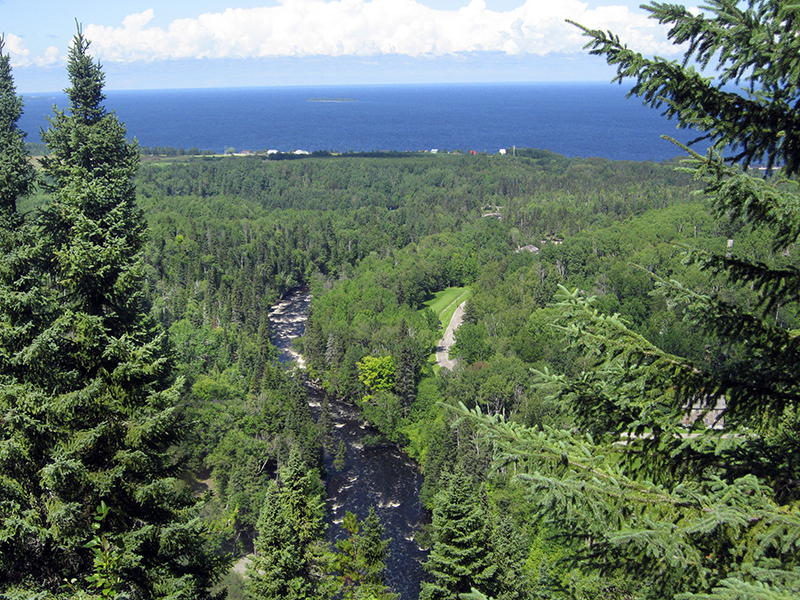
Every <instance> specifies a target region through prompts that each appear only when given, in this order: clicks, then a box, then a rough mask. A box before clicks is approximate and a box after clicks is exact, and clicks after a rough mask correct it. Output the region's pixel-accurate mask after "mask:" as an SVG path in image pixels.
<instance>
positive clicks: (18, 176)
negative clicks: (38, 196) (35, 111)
mask: <svg viewBox="0 0 800 600" xmlns="http://www.w3.org/2000/svg"><path fill="white" fill-rule="evenodd" d="M3 48H4V39H3V37H2V36H0V212H2V214H3V215H4V216H6V217H11V216H12V215H13V216H14V218H16V219H20V216H19V214H18V213H17V200H19V199H20V198H24V197H25V196H27V195H28V194H30V193H31V191H33V184H34V179H35V171H34V168H33V165H32V164H31V162H30V157H29V156H28V153H27V151H26V150H25V133H23V132H22V131H21V130H20V129H19V127H18V126H17V121H19V118H20V117H21V116H22V98H20V97H19V96H17V94H16V87H15V86H14V78H13V76H12V75H11V57H10V56H9V55H8V54H3Z"/></svg>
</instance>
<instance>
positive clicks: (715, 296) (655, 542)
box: [460, 0, 800, 599]
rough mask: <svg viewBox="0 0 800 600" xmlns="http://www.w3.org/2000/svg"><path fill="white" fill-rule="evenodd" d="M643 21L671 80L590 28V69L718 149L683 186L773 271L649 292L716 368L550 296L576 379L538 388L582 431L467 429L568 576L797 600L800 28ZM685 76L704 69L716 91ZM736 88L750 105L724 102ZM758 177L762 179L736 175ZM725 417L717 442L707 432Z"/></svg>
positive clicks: (758, 10)
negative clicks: (521, 487) (576, 571)
mask: <svg viewBox="0 0 800 600" xmlns="http://www.w3.org/2000/svg"><path fill="white" fill-rule="evenodd" d="M645 8H646V9H647V10H648V11H649V12H651V13H652V16H653V17H654V18H656V19H657V20H658V21H659V22H661V23H668V24H670V25H671V29H670V32H669V36H670V39H672V40H673V41H674V42H675V43H679V44H686V47H687V50H686V53H685V55H684V61H683V62H682V63H675V62H669V61H665V60H662V59H658V58H655V59H647V58H644V57H643V56H642V55H641V54H638V53H636V52H634V51H632V50H629V49H628V48H626V47H625V46H623V45H622V44H621V43H620V42H619V40H618V38H616V37H615V36H614V35H613V34H606V33H603V32H600V31H591V30H588V29H585V30H584V31H585V33H586V34H587V35H588V36H589V37H590V38H591V41H590V43H589V47H590V48H591V51H592V53H593V54H599V55H603V56H605V57H606V58H607V60H608V62H609V63H610V64H612V65H615V66H616V67H617V69H618V77H617V78H618V79H619V80H622V79H624V78H626V77H632V78H633V79H634V80H635V82H636V83H635V85H634V87H633V90H632V93H634V94H637V95H640V96H642V97H643V98H644V100H645V102H646V103H647V104H649V105H652V106H659V105H661V104H662V103H665V104H666V106H667V109H666V112H667V114H669V115H672V116H675V117H677V119H678V120H679V123H680V124H681V125H682V126H684V127H693V128H694V129H696V130H698V131H700V132H701V133H702V134H703V135H704V136H705V137H706V138H707V139H709V140H711V141H712V142H713V146H712V148H711V150H710V151H709V152H708V154H707V155H705V156H702V155H699V154H697V153H692V152H691V151H690V150H689V149H688V148H687V150H689V151H690V154H691V156H690V159H689V160H688V161H687V163H686V165H687V166H686V168H687V169H689V170H690V171H691V172H693V173H694V175H695V176H696V177H697V178H698V179H703V180H704V181H705V193H706V195H707V197H708V198H709V200H710V202H711V205H712V207H713V209H714V211H715V212H716V213H717V216H719V217H721V218H728V219H730V220H731V221H732V224H733V225H734V226H735V227H734V228H732V229H731V231H736V226H742V225H744V226H747V227H751V228H753V229H754V230H761V231H763V232H764V233H765V234H766V235H767V236H768V237H769V238H770V239H771V250H772V253H773V254H772V256H770V257H769V258H768V259H765V260H764V261H763V262H757V261H754V260H751V259H748V258H747V257H744V256H737V255H736V253H735V251H732V252H728V253H725V254H713V253H709V252H704V251H699V250H689V251H688V252H687V260H688V261H689V262H691V263H693V264H696V265H698V266H699V267H700V268H702V269H706V270H708V271H710V272H712V273H713V274H715V275H717V276H719V279H720V280H722V281H725V282H726V283H727V285H726V286H722V285H718V286H717V287H716V289H717V290H718V291H716V292H712V293H699V292H697V291H696V290H693V289H691V288H689V287H688V286H686V285H684V284H681V283H680V282H677V281H671V280H667V279H664V278H661V277H658V276H657V275H653V277H654V278H655V279H656V281H657V285H658V289H659V291H660V293H662V294H664V295H665V296H666V297H667V299H668V302H669V305H670V306H671V307H672V309H673V310H676V311H679V312H680V313H681V314H684V315H686V318H687V319H689V320H690V321H691V322H692V323H693V325H694V326H695V327H696V328H697V329H698V330H705V331H706V332H708V333H709V334H710V335H711V336H712V338H711V339H715V340H717V343H718V344H719V349H720V352H719V353H718V354H719V355H720V356H721V357H722V360H721V361H720V363H719V364H714V363H711V362H697V363H693V362H692V361H690V360H688V359H686V358H683V357H680V356H674V355H671V354H668V353H666V352H664V351H663V350H662V349H660V348H658V347H657V346H656V345H654V344H653V343H651V342H649V341H648V340H646V339H645V338H644V337H642V336H641V335H639V334H637V333H635V332H633V331H631V329H629V328H628V326H627V324H626V323H625V322H623V320H622V319H620V318H619V316H618V315H604V314H602V313H601V312H599V311H598V309H597V303H596V300H595V299H594V298H590V297H587V296H586V295H585V294H583V293H581V292H579V291H572V292H571V291H568V290H566V289H564V288H562V289H561V291H560V293H559V295H558V296H557V300H558V304H557V308H558V310H559V311H560V318H559V320H558V322H557V325H558V326H559V327H560V329H561V330H562V331H563V332H564V333H565V334H566V336H567V338H568V340H569V341H570V342H571V344H572V347H573V348H574V349H576V350H578V351H579V352H580V353H581V354H582V355H583V356H584V357H586V363H587V369H586V370H585V371H584V372H583V373H582V374H581V375H580V376H579V377H577V378H575V379H569V378H567V377H564V376H558V375H554V374H552V373H547V372H544V373H541V374H540V378H541V383H542V384H543V385H546V386H551V389H552V390H553V391H554V394H555V397H557V398H558V399H559V400H560V401H561V402H562V403H563V405H564V410H566V411H569V412H571V413H573V414H575V415H576V427H575V429H572V430H563V431H559V430H542V431H539V430H534V429H526V428H524V427H520V426H517V425H514V424H510V423H503V422H502V420H501V419H499V418H497V417H486V416H480V415H477V414H476V413H474V412H473V416H474V417H475V418H476V419H477V420H478V421H479V422H481V424H482V426H483V428H484V433H485V434H486V435H487V436H488V437H489V438H490V440H491V441H493V442H494V443H495V444H496V445H497V447H498V448H502V449H503V450H504V451H505V457H504V460H508V461H514V462H515V463H517V466H518V468H519V470H520V471H524V472H525V473H526V475H525V480H526V481H527V482H528V484H529V485H530V486H531V488H532V491H533V493H534V495H535V497H536V498H537V499H538V502H539V503H540V506H541V516H542V517H543V518H546V519H547V522H548V523H549V524H552V525H553V526H554V527H556V528H557V529H558V530H559V531H560V533H561V536H562V537H563V539H565V540H572V541H578V542H583V543H582V544H580V546H579V547H578V548H577V549H576V550H575V558H576V561H577V564H578V565H579V566H580V567H582V568H584V569H587V570H590V569H597V570H599V571H600V572H601V573H606V574H612V573H614V572H615V571H617V570H622V571H624V572H626V573H627V574H628V577H629V584H630V587H631V588H632V589H634V588H636V587H639V591H638V593H637V595H638V596H639V597H642V598H665V597H675V598H681V599H691V598H696V599H700V598H702V599H711V598H714V599H723V598H729V599H732V598H745V597H747V598H763V599H768V598H789V597H796V596H797V595H798V593H800V572H799V571H798V569H797V565H798V562H799V561H800V543H799V539H800V538H798V532H800V520H799V519H798V508H800V504H798V502H799V501H800V436H798V431H800V427H798V417H797V415H798V410H799V409H800V407H798V402H799V399H800V382H799V380H798V378H797V373H798V372H800V336H798V332H797V331H789V330H787V329H786V327H785V326H782V324H781V321H780V319H776V308H777V307H781V309H782V310H784V311H785V310H789V311H792V312H793V314H796V313H797V310H798V300H800V297H798V290H800V271H798V268H797V266H796V260H795V259H794V258H793V256H792V251H793V248H794V247H796V244H797V241H798V238H800V217H799V216H798V215H800V210H798V208H799V206H798V189H797V174H798V171H800V146H798V142H797V140H798V135H800V134H799V133H798V128H797V126H796V124H797V123H798V122H800V112H798V110H799V109H798V105H799V101H800V77H798V74H800V52H799V50H800V36H799V35H798V33H800V31H799V30H800V19H798V16H800V12H798V7H797V6H796V5H793V4H790V3H787V2H781V1H776V0H750V1H749V2H748V3H746V5H742V3H739V2H736V1H735V0H712V1H710V2H708V3H707V5H706V6H705V7H704V10H705V13H703V12H701V13H699V14H693V13H692V12H690V11H688V10H686V9H685V8H683V7H680V6H676V5H668V4H661V3H657V2H654V3H652V4H650V5H649V6H647V7H645ZM690 62H693V63H694V64H696V65H698V66H699V67H700V68H703V69H704V68H707V67H709V66H712V65H713V66H715V67H716V79H715V80H711V79H710V78H706V77H703V76H701V74H700V72H698V71H697V70H695V68H694V67H692V66H689V64H690ZM730 83H737V84H742V83H744V84H745V86H746V89H745V91H744V92H743V93H736V92H732V91H729V89H727V88H725V87H724V86H726V84H730ZM729 146H730V147H732V150H729V151H728V152H730V153H731V154H732V156H730V157H729V158H728V159H725V158H723V156H722V154H723V151H725V150H724V149H725V148H727V147H729ZM755 161H763V162H764V163H765V165H766V168H767V171H766V173H767V174H766V176H764V175H753V174H752V173H750V172H749V171H748V169H747V167H748V165H750V164H751V163H753V162H755ZM778 167H779V170H773V168H778ZM738 287H742V288H749V289H751V290H754V291H755V293H756V294H757V297H758V300H757V302H756V303H754V304H751V305H744V304H736V303H735V302H733V301H732V300H731V298H734V297H735V295H733V294H730V293H728V292H729V291H730V290H736V289H737V288H738ZM720 406H724V408H723V409H722V411H721V412H722V416H724V428H722V429H720V428H719V426H720V425H722V419H720V418H718V417H719V415H714V414H713V411H716V410H717V408H718V407H720ZM460 410H461V412H462V413H466V412H467V411H466V410H465V409H464V408H463V407H462V409H460ZM703 414H705V415H709V416H711V417H712V418H710V420H711V421H716V423H717V428H707V427H706V424H705V423H704V422H703V420H702V419H699V418H697V417H698V416H703ZM587 432H590V433H587ZM621 437H622V439H621Z"/></svg>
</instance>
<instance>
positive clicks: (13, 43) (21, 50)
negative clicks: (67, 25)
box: [3, 33, 64, 68]
mask: <svg viewBox="0 0 800 600" xmlns="http://www.w3.org/2000/svg"><path fill="white" fill-rule="evenodd" d="M3 39H4V42H5V47H4V50H5V52H7V53H8V55H9V56H10V57H11V66H12V67H14V68H17V67H30V66H37V67H48V66H51V65H54V64H57V63H59V62H63V60H64V59H63V58H62V56H61V54H60V53H59V51H58V48H56V47H54V46H49V47H48V48H47V50H45V53H44V55H42V56H31V51H30V50H28V48H27V47H26V46H25V42H23V41H22V38H21V37H19V36H16V35H14V34H13V33H8V34H6V35H5V36H4V37H3Z"/></svg>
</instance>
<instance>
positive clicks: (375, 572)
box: [326, 507, 397, 600]
mask: <svg viewBox="0 0 800 600" xmlns="http://www.w3.org/2000/svg"><path fill="white" fill-rule="evenodd" d="M342 529H344V530H345V532H346V533H347V535H346V536H345V537H344V538H342V539H339V540H336V543H335V544H334V547H335V549H336V551H335V552H331V553H329V554H328V556H327V559H326V562H327V563H328V565H327V570H328V572H329V575H328V584H329V585H330V587H331V588H332V592H333V594H334V596H336V597H339V596H340V595H341V597H342V598H343V599H344V600H396V599H397V594H395V593H393V592H392V591H391V590H390V589H389V587H388V586H387V585H386V579H385V577H384V571H385V569H386V557H387V556H388V554H389V540H385V539H383V536H384V533H385V531H384V527H383V525H382V524H381V522H380V519H378V515H377V514H376V513H375V509H374V508H372V507H370V509H369V514H368V515H367V518H366V519H364V520H363V521H358V519H357V517H356V515H355V514H353V513H351V512H349V511H348V512H347V514H345V516H344V520H343V522H342Z"/></svg>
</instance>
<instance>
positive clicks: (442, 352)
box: [436, 300, 467, 371]
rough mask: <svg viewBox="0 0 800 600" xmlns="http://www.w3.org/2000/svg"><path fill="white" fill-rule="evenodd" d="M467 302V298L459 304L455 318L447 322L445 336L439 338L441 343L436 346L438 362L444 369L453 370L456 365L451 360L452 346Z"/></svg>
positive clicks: (454, 314)
mask: <svg viewBox="0 0 800 600" xmlns="http://www.w3.org/2000/svg"><path fill="white" fill-rule="evenodd" d="M466 303H467V302H466V300H465V301H464V302H462V303H461V304H459V305H458V308H456V312H454V313H453V318H452V319H450V322H449V323H448V324H447V329H445V330H444V336H443V337H442V339H441V340H439V345H438V346H437V348H436V362H437V363H438V365H439V366H440V367H442V368H443V369H449V370H450V371H452V370H453V369H454V368H455V366H456V361H455V360H450V347H451V346H452V345H453V343H454V342H455V341H456V339H455V331H456V329H458V328H459V327H460V326H461V321H462V320H463V319H464V305H465V304H466ZM451 306H452V305H451Z"/></svg>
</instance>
